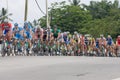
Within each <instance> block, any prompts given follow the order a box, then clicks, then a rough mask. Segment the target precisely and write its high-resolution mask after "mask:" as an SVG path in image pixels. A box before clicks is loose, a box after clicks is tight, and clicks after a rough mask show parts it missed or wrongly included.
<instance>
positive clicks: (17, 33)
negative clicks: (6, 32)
mask: <svg viewBox="0 0 120 80" xmlns="http://www.w3.org/2000/svg"><path fill="white" fill-rule="evenodd" d="M21 30H22V28H20V27H18V28H17V29H16V28H13V32H15V38H16V39H21V35H20V31H21Z"/></svg>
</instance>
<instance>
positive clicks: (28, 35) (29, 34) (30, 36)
mask: <svg viewBox="0 0 120 80" xmlns="http://www.w3.org/2000/svg"><path fill="white" fill-rule="evenodd" d="M24 31H25V34H26V36H27V38H28V39H32V35H31V33H30V30H24Z"/></svg>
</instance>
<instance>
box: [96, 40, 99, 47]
mask: <svg viewBox="0 0 120 80" xmlns="http://www.w3.org/2000/svg"><path fill="white" fill-rule="evenodd" d="M96 48H99V41H98V40H96Z"/></svg>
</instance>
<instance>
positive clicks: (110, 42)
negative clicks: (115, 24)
mask: <svg viewBox="0 0 120 80" xmlns="http://www.w3.org/2000/svg"><path fill="white" fill-rule="evenodd" d="M106 41H107V45H110V46H111V45H112V41H113V40H112V38H107V39H106Z"/></svg>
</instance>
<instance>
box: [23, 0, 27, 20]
mask: <svg viewBox="0 0 120 80" xmlns="http://www.w3.org/2000/svg"><path fill="white" fill-rule="evenodd" d="M27 15H28V0H25V16H24V22H25V21H27Z"/></svg>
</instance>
